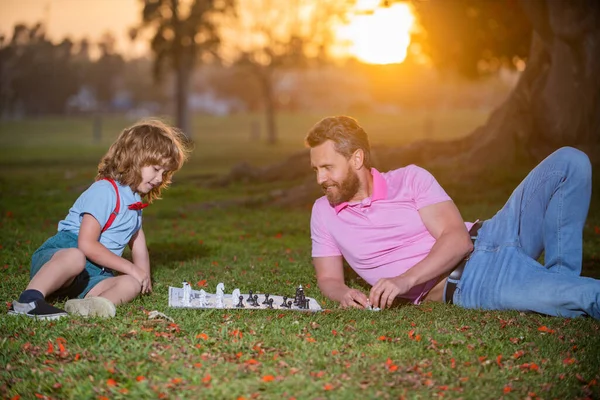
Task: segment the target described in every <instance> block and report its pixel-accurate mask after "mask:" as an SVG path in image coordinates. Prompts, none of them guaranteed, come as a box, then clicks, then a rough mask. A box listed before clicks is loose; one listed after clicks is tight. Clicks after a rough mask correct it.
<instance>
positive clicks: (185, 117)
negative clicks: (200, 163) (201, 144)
mask: <svg viewBox="0 0 600 400" xmlns="http://www.w3.org/2000/svg"><path fill="white" fill-rule="evenodd" d="M181 58H182V60H181V61H180V62H179V66H178V67H177V71H176V77H175V96H176V107H177V110H176V115H177V127H178V128H179V129H181V131H182V132H183V133H184V134H185V135H186V136H187V137H188V138H190V139H191V137H192V130H191V126H190V111H189V108H188V97H189V87H190V70H191V68H190V67H189V66H188V63H187V62H186V60H185V59H184V57H183V56H182V57H181Z"/></svg>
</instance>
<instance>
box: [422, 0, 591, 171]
mask: <svg viewBox="0 0 600 400" xmlns="http://www.w3.org/2000/svg"><path fill="white" fill-rule="evenodd" d="M413 4H414V5H415V6H416V10H417V13H418V17H419V20H420V23H421V25H422V27H423V33H422V34H421V35H420V36H418V37H416V38H415V42H416V43H419V44H420V45H421V47H422V49H423V50H424V51H425V53H426V54H427V55H428V56H429V57H430V59H431V60H432V61H433V63H434V64H435V65H436V66H437V67H438V68H440V70H443V71H446V70H455V71H458V72H460V73H461V74H463V75H465V76H467V77H470V78H476V77H478V76H481V75H483V74H488V73H492V72H494V71H495V70H497V69H498V68H500V67H501V66H505V67H506V66H508V67H511V68H515V67H517V68H519V69H523V68H524V70H523V73H522V74H521V77H520V80H519V82H518V84H517V86H516V87H515V89H514V91H513V92H512V94H511V95H510V96H509V98H508V99H507V100H506V102H505V103H504V104H502V105H501V106H500V107H499V108H498V109H496V110H495V111H494V112H493V113H492V114H491V116H490V118H489V120H488V121H487V123H486V124H485V125H484V126H482V127H480V128H478V129H476V130H475V131H474V132H473V133H472V134H471V135H469V136H468V137H467V138H466V139H465V140H462V141H459V142H456V143H455V146H448V145H447V144H445V145H444V147H445V149H446V150H447V151H454V152H465V151H467V150H469V155H468V159H469V160H470V161H469V162H476V163H479V164H489V163H494V164H496V163H500V162H503V161H505V160H506V159H509V158H513V157H514V156H515V155H519V154H520V155H525V156H533V157H534V158H541V157H544V156H546V155H547V154H548V153H549V152H551V151H552V150H554V149H556V148H557V147H560V146H563V145H573V146H577V147H580V148H582V149H584V150H586V151H587V152H588V154H590V155H591V156H592V157H594V156H595V157H597V156H598V150H597V149H598V148H599V146H598V145H599V144H600V143H599V142H600V134H599V129H598V128H599V127H600V112H599V111H600V76H599V75H598V73H597V71H598V70H600V3H599V2H597V1H595V0H570V1H555V0H520V1H517V0H485V1H480V0H429V1H414V2H413ZM525 66H526V67H525Z"/></svg>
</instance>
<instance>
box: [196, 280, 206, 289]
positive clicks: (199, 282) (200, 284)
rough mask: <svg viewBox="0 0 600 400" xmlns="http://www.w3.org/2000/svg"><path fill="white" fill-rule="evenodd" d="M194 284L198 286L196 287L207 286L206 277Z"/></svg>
mask: <svg viewBox="0 0 600 400" xmlns="http://www.w3.org/2000/svg"><path fill="white" fill-rule="evenodd" d="M196 286H198V287H205V286H207V283H206V279H202V280H200V281H198V282H197V283H196Z"/></svg>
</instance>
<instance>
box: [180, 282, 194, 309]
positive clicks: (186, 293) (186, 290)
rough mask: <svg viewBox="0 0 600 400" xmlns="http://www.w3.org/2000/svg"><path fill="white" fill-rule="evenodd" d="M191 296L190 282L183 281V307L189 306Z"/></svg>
mask: <svg viewBox="0 0 600 400" xmlns="http://www.w3.org/2000/svg"><path fill="white" fill-rule="evenodd" d="M191 297H192V288H191V287H190V284H189V283H187V281H183V299H182V303H183V306H185V307H189V306H190V299H191Z"/></svg>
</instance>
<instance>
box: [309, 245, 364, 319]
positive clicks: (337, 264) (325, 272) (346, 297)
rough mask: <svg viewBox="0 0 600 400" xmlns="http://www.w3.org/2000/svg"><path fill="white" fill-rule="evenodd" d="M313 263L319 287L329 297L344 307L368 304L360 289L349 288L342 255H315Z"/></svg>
mask: <svg viewBox="0 0 600 400" xmlns="http://www.w3.org/2000/svg"><path fill="white" fill-rule="evenodd" d="M313 264H314V266H315V272H316V274H317V283H318V284H319V289H321V292H322V293H323V294H324V295H325V296H326V297H327V298H328V299H330V300H333V301H337V302H339V303H340V305H341V306H342V307H344V308H346V307H355V308H365V307H366V306H367V304H368V303H367V302H368V299H367V296H366V295H365V294H364V293H362V292H361V291H360V290H357V289H351V288H349V287H348V286H347V285H346V283H345V282H344V264H343V258H342V256H334V257H314V258H313Z"/></svg>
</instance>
